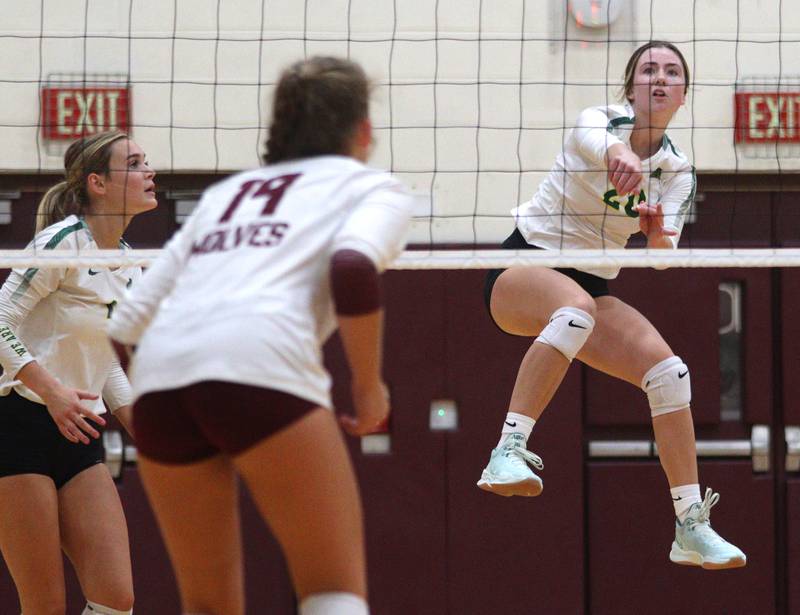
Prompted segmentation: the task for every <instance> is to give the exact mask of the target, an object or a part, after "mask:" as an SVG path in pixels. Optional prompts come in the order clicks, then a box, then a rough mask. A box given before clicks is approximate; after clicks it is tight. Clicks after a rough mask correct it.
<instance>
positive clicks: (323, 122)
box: [264, 56, 370, 164]
mask: <svg viewBox="0 0 800 615" xmlns="http://www.w3.org/2000/svg"><path fill="white" fill-rule="evenodd" d="M369 90H370V85H369V81H368V79H367V77H366V75H365V74H364V70H363V69H362V68H361V67H360V66H359V65H358V64H356V63H355V62H351V61H350V60H344V59H340V58H333V57H327V56H315V57H312V58H309V59H307V60H302V61H300V62H296V63H294V64H292V65H291V66H289V68H287V69H286V70H284V71H283V73H282V74H281V77H280V80H279V81H278V86H277V88H276V90H275V99H274V104H273V110H272V121H271V123H270V127H269V136H268V137H267V143H266V154H265V155H264V162H265V163H267V164H274V163H276V162H282V161H284V160H293V159H295V158H307V157H309V156H322V155H326V154H341V155H346V154H347V153H348V148H349V145H350V141H351V139H352V137H353V134H354V131H355V129H356V127H357V125H358V123H359V122H361V121H362V120H365V119H367V117H369Z"/></svg>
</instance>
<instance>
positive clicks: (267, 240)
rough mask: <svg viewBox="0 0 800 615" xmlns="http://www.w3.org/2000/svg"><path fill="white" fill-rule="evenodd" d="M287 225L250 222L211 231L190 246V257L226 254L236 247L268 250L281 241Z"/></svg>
mask: <svg viewBox="0 0 800 615" xmlns="http://www.w3.org/2000/svg"><path fill="white" fill-rule="evenodd" d="M288 228H289V225H288V224H286V223H285V222H261V221H259V222H250V223H249V224H246V225H244V226H234V227H231V228H223V229H219V230H216V231H211V232H210V233H208V234H207V235H206V236H205V237H203V238H202V239H201V240H200V241H197V242H195V243H193V244H192V252H191V253H192V255H195V254H208V253H209V252H226V251H228V250H234V249H236V248H238V247H243V246H250V247H253V248H268V247H270V246H274V245H276V244H278V243H279V242H280V240H281V239H283V236H284V235H285V234H286V231H287V229H288Z"/></svg>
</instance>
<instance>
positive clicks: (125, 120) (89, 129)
mask: <svg viewBox="0 0 800 615" xmlns="http://www.w3.org/2000/svg"><path fill="white" fill-rule="evenodd" d="M130 114H131V108H130V95H129V90H128V88H100V87H88V88H42V136H43V137H44V138H45V139H74V138H77V137H82V136H86V135H91V134H94V133H96V132H102V131H104V130H114V129H117V128H118V129H120V130H126V131H127V130H128V128H129V126H130Z"/></svg>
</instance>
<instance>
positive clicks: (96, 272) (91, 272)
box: [89, 269, 100, 275]
mask: <svg viewBox="0 0 800 615" xmlns="http://www.w3.org/2000/svg"><path fill="white" fill-rule="evenodd" d="M98 273H100V272H99V271H92V270H91V269H89V275H97V274H98Z"/></svg>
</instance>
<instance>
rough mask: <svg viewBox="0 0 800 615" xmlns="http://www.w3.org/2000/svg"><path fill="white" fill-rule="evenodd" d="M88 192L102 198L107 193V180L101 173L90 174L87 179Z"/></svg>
mask: <svg viewBox="0 0 800 615" xmlns="http://www.w3.org/2000/svg"><path fill="white" fill-rule="evenodd" d="M86 192H88V193H89V195H92V194H94V195H97V196H101V195H104V194H105V193H106V178H105V177H103V176H102V175H100V174H99V173H89V176H88V177H87V178H86Z"/></svg>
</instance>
